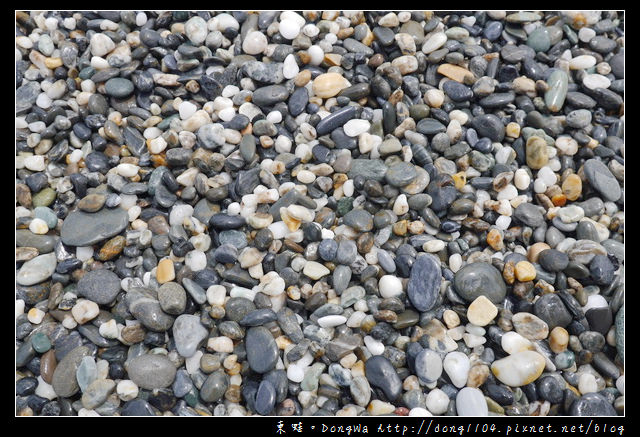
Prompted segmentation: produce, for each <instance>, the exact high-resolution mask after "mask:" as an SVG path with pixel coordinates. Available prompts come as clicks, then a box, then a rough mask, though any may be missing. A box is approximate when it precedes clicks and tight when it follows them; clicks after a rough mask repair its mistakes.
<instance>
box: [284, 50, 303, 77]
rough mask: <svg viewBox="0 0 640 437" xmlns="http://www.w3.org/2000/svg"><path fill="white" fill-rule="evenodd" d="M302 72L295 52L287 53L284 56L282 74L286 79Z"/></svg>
mask: <svg viewBox="0 0 640 437" xmlns="http://www.w3.org/2000/svg"><path fill="white" fill-rule="evenodd" d="M299 72H300V67H298V64H297V63H296V58H295V56H294V55H293V53H291V54H289V55H287V57H286V58H284V64H283V66H282V74H283V75H284V78H285V79H293V78H294V77H296V75H297V74H298V73H299Z"/></svg>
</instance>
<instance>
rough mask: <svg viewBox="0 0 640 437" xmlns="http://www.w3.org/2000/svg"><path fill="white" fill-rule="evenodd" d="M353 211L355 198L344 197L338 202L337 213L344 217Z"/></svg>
mask: <svg viewBox="0 0 640 437" xmlns="http://www.w3.org/2000/svg"><path fill="white" fill-rule="evenodd" d="M352 209H353V197H342V198H340V200H338V202H337V206H336V213H337V214H338V217H342V216H343V215H345V214H346V213H348V212H349V211H351V210H352Z"/></svg>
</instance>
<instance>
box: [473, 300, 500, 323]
mask: <svg viewBox="0 0 640 437" xmlns="http://www.w3.org/2000/svg"><path fill="white" fill-rule="evenodd" d="M497 315H498V308H496V306H495V305H494V304H493V303H492V302H491V301H490V300H489V299H487V298H486V297H485V296H478V297H477V298H476V299H475V300H474V301H473V302H471V305H469V308H467V319H469V322H471V323H473V324H474V325H477V326H487V325H488V324H489V323H491V321H492V320H493V319H495V318H496V316H497Z"/></svg>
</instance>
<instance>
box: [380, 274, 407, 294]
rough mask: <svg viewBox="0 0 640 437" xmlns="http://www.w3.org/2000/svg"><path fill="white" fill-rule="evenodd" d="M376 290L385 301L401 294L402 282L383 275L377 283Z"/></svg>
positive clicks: (393, 277) (391, 276) (394, 277)
mask: <svg viewBox="0 0 640 437" xmlns="http://www.w3.org/2000/svg"><path fill="white" fill-rule="evenodd" d="M378 290H380V296H382V297H383V298H385V299H387V298H390V297H396V296H399V295H400V294H402V281H401V280H400V278H398V277H397V276H393V275H384V276H382V277H381V278H380V281H379V282H378Z"/></svg>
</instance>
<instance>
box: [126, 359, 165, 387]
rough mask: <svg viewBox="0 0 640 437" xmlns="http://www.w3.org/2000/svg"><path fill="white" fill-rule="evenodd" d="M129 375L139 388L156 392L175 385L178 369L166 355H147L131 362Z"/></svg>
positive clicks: (128, 369)
mask: <svg viewBox="0 0 640 437" xmlns="http://www.w3.org/2000/svg"><path fill="white" fill-rule="evenodd" d="M127 373H128V374H129V378H130V379H131V380H132V381H133V382H135V383H136V384H137V385H138V387H141V388H144V389H147V390H154V389H156V388H165V387H168V386H170V385H171V383H173V380H174V379H175V377H176V367H175V366H174V365H173V363H172V362H171V361H170V360H169V358H167V357H166V356H164V355H153V354H145V355H140V356H138V357H135V358H133V359H131V361H129V365H128V368H127Z"/></svg>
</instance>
